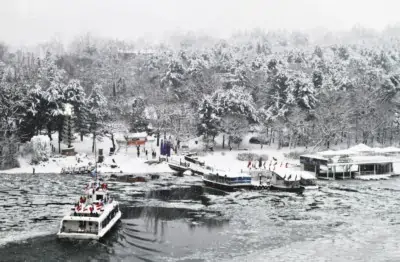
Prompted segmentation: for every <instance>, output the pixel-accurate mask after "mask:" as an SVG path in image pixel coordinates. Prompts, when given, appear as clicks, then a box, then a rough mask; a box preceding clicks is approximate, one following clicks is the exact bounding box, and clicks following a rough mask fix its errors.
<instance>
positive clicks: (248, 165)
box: [247, 160, 251, 168]
mask: <svg viewBox="0 0 400 262" xmlns="http://www.w3.org/2000/svg"><path fill="white" fill-rule="evenodd" d="M247 167H248V168H250V167H251V160H249V163H248V164H247Z"/></svg>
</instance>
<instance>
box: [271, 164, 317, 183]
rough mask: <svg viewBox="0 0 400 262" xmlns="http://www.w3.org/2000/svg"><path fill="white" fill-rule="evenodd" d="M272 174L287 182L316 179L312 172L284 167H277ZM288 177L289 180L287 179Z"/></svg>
mask: <svg viewBox="0 0 400 262" xmlns="http://www.w3.org/2000/svg"><path fill="white" fill-rule="evenodd" d="M274 172H275V173H276V174H277V175H278V176H280V177H282V178H285V180H287V181H296V180H299V179H300V178H303V179H316V177H315V175H314V174H313V173H312V172H308V171H302V170H298V169H293V168H284V167H279V168H276V169H275V170H274ZM289 177H290V179H289Z"/></svg>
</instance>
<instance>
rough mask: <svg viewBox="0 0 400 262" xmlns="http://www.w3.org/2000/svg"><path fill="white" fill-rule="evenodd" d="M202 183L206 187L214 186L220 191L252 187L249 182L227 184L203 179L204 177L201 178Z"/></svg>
mask: <svg viewBox="0 0 400 262" xmlns="http://www.w3.org/2000/svg"><path fill="white" fill-rule="evenodd" d="M203 183H204V185H206V186H207V187H212V188H216V189H219V190H222V191H228V192H233V191H236V190H240V189H252V187H253V186H252V185H251V184H242V185H229V184H224V183H218V182H215V181H210V180H205V179H203Z"/></svg>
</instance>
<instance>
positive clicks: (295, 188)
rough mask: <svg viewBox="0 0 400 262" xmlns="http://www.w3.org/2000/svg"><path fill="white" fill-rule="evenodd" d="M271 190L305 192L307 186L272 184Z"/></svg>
mask: <svg viewBox="0 0 400 262" xmlns="http://www.w3.org/2000/svg"><path fill="white" fill-rule="evenodd" d="M269 188H270V190H275V191H282V192H291V193H303V192H304V190H305V188H304V187H302V186H301V187H285V186H276V185H271V186H270V187H269Z"/></svg>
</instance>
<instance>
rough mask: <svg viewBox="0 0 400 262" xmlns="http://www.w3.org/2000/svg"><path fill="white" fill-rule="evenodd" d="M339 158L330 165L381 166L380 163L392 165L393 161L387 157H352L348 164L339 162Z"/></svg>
mask: <svg viewBox="0 0 400 262" xmlns="http://www.w3.org/2000/svg"><path fill="white" fill-rule="evenodd" d="M338 160H339V158H337V157H336V158H334V159H333V161H334V162H333V163H329V164H328V165H335V166H336V165H346V164H353V165H361V164H379V163H392V162H393V160H392V159H390V158H388V157H385V156H351V157H349V158H348V161H347V162H342V163H341V162H338Z"/></svg>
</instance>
